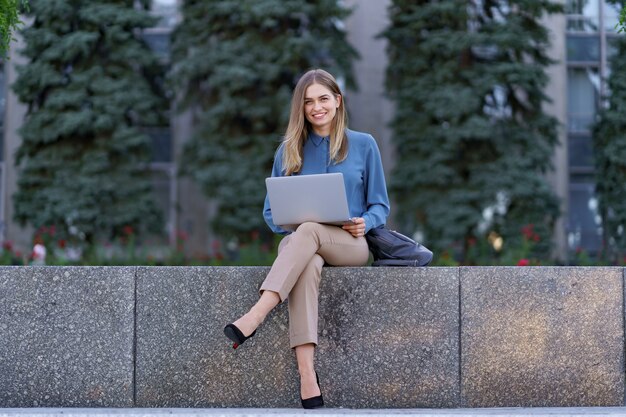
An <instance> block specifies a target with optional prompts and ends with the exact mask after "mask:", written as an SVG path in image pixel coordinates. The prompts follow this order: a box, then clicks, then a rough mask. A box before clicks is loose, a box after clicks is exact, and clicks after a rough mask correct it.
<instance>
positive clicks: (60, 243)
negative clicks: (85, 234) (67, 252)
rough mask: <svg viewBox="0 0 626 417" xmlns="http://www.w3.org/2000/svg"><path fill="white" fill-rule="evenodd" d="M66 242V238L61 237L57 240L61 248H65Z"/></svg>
mask: <svg viewBox="0 0 626 417" xmlns="http://www.w3.org/2000/svg"><path fill="white" fill-rule="evenodd" d="M65 244H66V242H65V239H59V240H58V241H57V245H58V246H59V247H60V248H61V249H65Z"/></svg>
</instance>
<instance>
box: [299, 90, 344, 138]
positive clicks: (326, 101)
mask: <svg viewBox="0 0 626 417" xmlns="http://www.w3.org/2000/svg"><path fill="white" fill-rule="evenodd" d="M340 105H341V95H335V94H333V93H332V91H330V90H329V89H328V88H326V87H324V86H323V85H321V84H311V85H310V86H308V87H307V89H306V91H305V93H304V116H305V117H306V119H307V120H308V121H309V123H311V126H312V127H313V131H314V132H315V133H317V134H318V135H320V136H328V135H329V134H330V127H331V125H332V122H333V119H334V118H335V114H337V108H339V106H340Z"/></svg>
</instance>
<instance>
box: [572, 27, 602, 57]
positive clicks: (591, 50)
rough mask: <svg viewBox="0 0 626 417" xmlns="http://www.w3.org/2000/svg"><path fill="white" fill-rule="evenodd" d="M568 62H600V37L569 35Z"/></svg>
mask: <svg viewBox="0 0 626 417" xmlns="http://www.w3.org/2000/svg"><path fill="white" fill-rule="evenodd" d="M566 44H567V60H568V61H575V62H598V61H599V60H600V37H599V36H598V35H582V34H581V35H579V34H568V35H567V41H566Z"/></svg>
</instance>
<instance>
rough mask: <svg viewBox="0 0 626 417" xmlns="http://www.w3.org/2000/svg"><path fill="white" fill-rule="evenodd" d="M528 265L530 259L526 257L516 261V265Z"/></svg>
mask: <svg viewBox="0 0 626 417" xmlns="http://www.w3.org/2000/svg"><path fill="white" fill-rule="evenodd" d="M528 265H530V261H529V260H528V259H520V260H519V262H518V263H517V266H528Z"/></svg>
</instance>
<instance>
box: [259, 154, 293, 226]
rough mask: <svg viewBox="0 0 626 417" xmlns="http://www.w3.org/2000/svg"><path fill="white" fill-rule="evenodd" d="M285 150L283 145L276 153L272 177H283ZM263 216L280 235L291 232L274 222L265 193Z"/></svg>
mask: <svg viewBox="0 0 626 417" xmlns="http://www.w3.org/2000/svg"><path fill="white" fill-rule="evenodd" d="M282 159H283V152H282V145H281V146H279V147H278V150H277V151H276V154H275V155H274V166H273V167H272V177H282V176H283V172H282V171H283V168H282V166H283V164H282ZM263 217H264V218H265V223H267V225H268V226H269V228H270V229H272V232H274V233H277V234H279V235H288V234H290V233H291V232H290V231H288V230H285V229H283V228H282V227H280V226H276V225H275V224H274V220H273V219H272V209H271V208H270V199H269V197H268V196H267V193H265V204H264V205H263Z"/></svg>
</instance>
